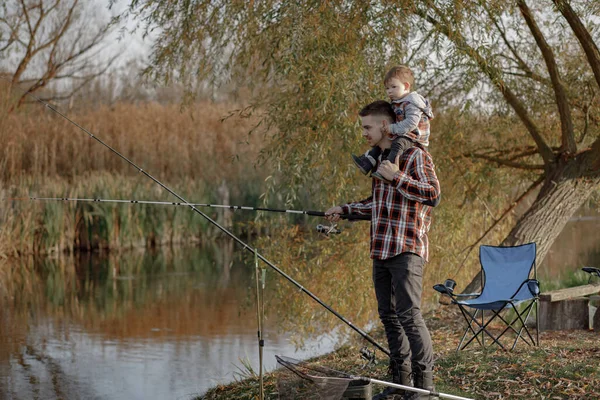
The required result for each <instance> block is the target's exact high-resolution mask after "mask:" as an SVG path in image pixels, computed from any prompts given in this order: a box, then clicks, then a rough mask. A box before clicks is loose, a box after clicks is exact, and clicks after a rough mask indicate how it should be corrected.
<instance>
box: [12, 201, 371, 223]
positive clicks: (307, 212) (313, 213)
mask: <svg viewBox="0 0 600 400" xmlns="http://www.w3.org/2000/svg"><path fill="white" fill-rule="evenodd" d="M4 200H33V201H67V202H70V201H73V202H77V201H79V202H92V203H131V204H155V205H163V206H185V207H189V206H194V207H211V208H226V209H231V210H247V211H268V212H278V213H288V214H304V215H310V216H314V217H325V212H323V211H310V210H285V209H279V208H266V207H248V206H232V205H228V204H205V203H182V202H176V201H150V200H129V199H95V198H94V199H83V198H74V197H21V198H8V199H4ZM340 218H342V219H347V220H349V221H355V220H356V221H358V220H364V221H368V220H370V219H371V217H370V216H368V215H354V214H341V215H340Z"/></svg>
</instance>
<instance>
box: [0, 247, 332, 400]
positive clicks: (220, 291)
mask: <svg viewBox="0 0 600 400" xmlns="http://www.w3.org/2000/svg"><path fill="white" fill-rule="evenodd" d="M253 268H254V267H253V265H252V263H244V262H243V261H241V260H237V261H236V260H235V259H234V258H233V253H232V248H231V247H230V246H228V245H224V246H223V247H219V246H216V247H215V248H213V249H198V248H193V249H184V250H178V251H176V252H175V253H170V252H168V253H164V252H159V253H156V254H148V253H139V252H131V253H127V254H125V255H120V256H110V257H99V256H92V257H79V258H77V259H72V258H71V259H62V260H50V259H43V260H28V261H21V262H19V263H13V264H9V265H4V266H2V272H1V273H0V299H1V300H2V307H1V310H0V399H28V400H29V399H111V400H119V399H128V400H130V399H190V398H194V396H197V395H199V394H202V393H204V392H205V391H206V390H207V389H208V388H210V387H212V386H214V385H216V384H218V383H226V382H229V381H232V380H234V379H236V378H239V377H240V374H241V375H243V374H244V373H245V367H244V366H243V363H242V361H241V360H248V362H250V364H251V367H252V368H254V370H258V345H257V316H256V308H255V304H254V301H255V296H256V294H255V292H254V291H253V290H254V287H255V283H254V280H253V279H254V269H253ZM267 291H268V277H267ZM268 301H269V299H268V295H267V302H268ZM267 308H268V307H267ZM272 314H273V315H275V313H272ZM263 336H264V338H265V341H266V345H265V358H264V359H265V366H266V368H267V369H273V368H274V367H275V359H274V355H275V354H283V355H287V356H292V357H295V358H306V357H309V356H312V355H317V354H321V353H324V352H326V351H330V350H331V349H332V347H333V340H332V339H331V338H329V337H325V338H322V339H321V340H316V341H314V342H312V343H311V342H309V343H307V344H306V348H305V349H303V350H296V346H295V345H294V344H292V343H290V341H289V340H288V335H286V334H281V333H278V330H277V321H276V320H275V317H274V316H272V315H271V313H269V311H268V309H267V319H266V322H265V328H264V332H263Z"/></svg>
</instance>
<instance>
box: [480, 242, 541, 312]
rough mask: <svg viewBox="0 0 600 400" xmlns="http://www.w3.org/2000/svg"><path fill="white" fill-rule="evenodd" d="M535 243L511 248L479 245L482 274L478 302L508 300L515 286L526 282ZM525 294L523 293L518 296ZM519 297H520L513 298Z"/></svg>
mask: <svg viewBox="0 0 600 400" xmlns="http://www.w3.org/2000/svg"><path fill="white" fill-rule="evenodd" d="M535 254H536V253H535V243H528V244H524V245H521V246H514V247H495V246H481V247H480V248H479V261H480V262H481V268H483V271H484V273H485V283H484V286H483V291H482V292H481V295H480V296H479V297H478V300H479V301H486V300H487V301H490V302H492V301H496V300H500V299H502V300H505V299H510V298H512V297H513V296H514V295H515V294H516V293H517V290H519V287H520V286H521V285H522V283H523V282H525V281H526V280H527V279H529V275H530V273H531V268H533V267H534V265H535ZM521 293H523V294H525V292H524V291H521V292H519V294H521ZM517 297H521V295H519V296H517Z"/></svg>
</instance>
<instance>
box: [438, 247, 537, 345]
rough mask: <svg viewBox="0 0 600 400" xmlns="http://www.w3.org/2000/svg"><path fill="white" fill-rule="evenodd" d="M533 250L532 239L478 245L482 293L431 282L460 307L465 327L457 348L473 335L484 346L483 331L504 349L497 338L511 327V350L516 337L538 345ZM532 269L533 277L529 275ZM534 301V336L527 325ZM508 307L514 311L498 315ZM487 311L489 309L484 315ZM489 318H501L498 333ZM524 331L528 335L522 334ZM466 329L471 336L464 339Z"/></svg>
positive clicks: (498, 319) (492, 319) (516, 339)
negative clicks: (456, 290) (504, 244)
mask: <svg viewBox="0 0 600 400" xmlns="http://www.w3.org/2000/svg"><path fill="white" fill-rule="evenodd" d="M535 254H536V249H535V243H528V244H524V245H521V246H513V247H495V246H481V247H480V248H479V261H480V263H481V267H482V270H483V274H482V279H483V287H482V291H481V293H473V294H454V293H453V290H452V289H453V287H452V285H448V284H446V285H435V286H434V289H435V290H437V291H438V292H440V293H442V294H445V295H448V296H450V297H451V298H452V303H453V304H456V305H457V306H458V307H459V308H460V311H461V312H462V315H463V316H464V317H465V320H466V321H467V328H466V329H465V333H464V334H463V336H462V339H461V341H460V343H459V344H458V347H457V349H456V351H460V350H464V349H465V348H466V347H467V346H469V345H470V344H471V343H472V342H473V340H474V339H475V340H477V342H479V344H480V345H481V346H482V347H485V336H486V335H487V336H489V337H490V338H491V339H492V342H493V343H496V344H497V345H498V346H500V347H501V348H502V349H504V350H506V348H505V347H504V345H503V344H502V343H501V342H500V338H501V337H502V336H503V335H504V334H505V333H507V332H511V331H512V332H514V333H515V334H516V337H515V340H514V343H513V345H512V347H511V350H514V348H515V346H516V345H517V342H518V340H519V339H521V340H523V341H524V342H525V343H527V344H529V345H532V346H539V343H540V339H539V330H538V326H539V316H538V309H537V308H538V296H539V293H540V289H539V282H538V281H537V268H536V266H535ZM532 269H533V279H530V276H531V272H532ZM450 281H451V280H450ZM447 282H448V281H447ZM451 282H453V281H451ZM449 286H450V287H449ZM518 305H520V307H517V306H518ZM534 305H535V307H536V326H535V327H536V338H535V340H534V338H533V336H532V335H531V332H530V331H529V329H528V327H527V320H528V319H529V316H530V314H531V311H532V310H533V306H534ZM509 309H512V310H514V314H513V315H511V314H508V315H506V314H505V315H504V316H503V315H501V312H502V311H505V310H509ZM486 311H489V312H491V314H488V316H487V319H486V315H485V312H486ZM478 317H479V318H480V320H478ZM509 317H510V321H509ZM492 321H503V322H504V324H505V325H506V328H505V329H504V330H503V331H502V332H501V333H500V334H499V335H494V334H492V332H490V331H489V326H490V324H491V322H492ZM523 332H525V333H526V334H527V336H525V335H523ZM469 333H471V335H472V337H471V338H470V339H469V340H468V341H467V342H466V343H465V339H466V338H467V335H468V334H469ZM479 336H481V339H480V338H479Z"/></svg>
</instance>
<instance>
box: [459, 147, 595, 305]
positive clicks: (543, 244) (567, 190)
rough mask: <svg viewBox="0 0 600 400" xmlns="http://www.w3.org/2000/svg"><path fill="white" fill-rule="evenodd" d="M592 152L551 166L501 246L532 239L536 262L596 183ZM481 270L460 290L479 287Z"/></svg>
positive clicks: (470, 290) (526, 241)
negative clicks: (535, 194) (540, 185)
mask: <svg viewBox="0 0 600 400" xmlns="http://www.w3.org/2000/svg"><path fill="white" fill-rule="evenodd" d="M594 154H595V152H593V151H587V152H584V153H581V154H579V155H577V156H576V157H574V158H572V159H570V160H569V161H568V162H561V163H559V165H555V166H554V168H553V170H552V171H551V172H550V173H549V174H548V176H547V177H546V180H545V181H544V185H543V186H542V189H541V190H540V193H539V194H538V196H537V198H536V199H535V201H534V202H533V204H532V205H531V207H530V208H529V210H527V212H525V214H523V216H522V217H521V219H520V220H519V221H518V222H517V224H516V225H515V226H514V227H513V229H512V230H511V232H510V233H509V234H508V236H507V237H506V238H505V239H504V240H503V241H502V243H501V245H502V246H515V245H519V244H524V243H530V242H535V243H536V247H537V258H536V263H537V265H539V264H541V263H542V261H543V260H544V257H545V256H546V254H547V253H548V250H549V249H550V246H551V245H552V243H553V242H554V240H555V239H556V237H557V236H558V235H559V234H560V232H561V231H562V229H563V228H564V226H565V225H566V223H567V222H568V221H569V219H570V218H571V216H572V215H573V214H574V213H575V212H576V211H577V210H578V209H579V208H580V207H581V205H582V204H583V203H584V202H585V201H586V200H587V199H588V198H589V196H590V195H591V194H592V192H593V191H594V190H596V189H597V188H598V186H599V185H600V177H598V171H597V169H596V168H595V161H596V160H595V157H594ZM481 283H482V282H481V271H480V272H479V273H478V274H477V275H476V276H475V278H473V280H472V281H471V283H469V284H468V285H467V287H466V288H465V289H464V293H476V292H479V291H480V290H481Z"/></svg>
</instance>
